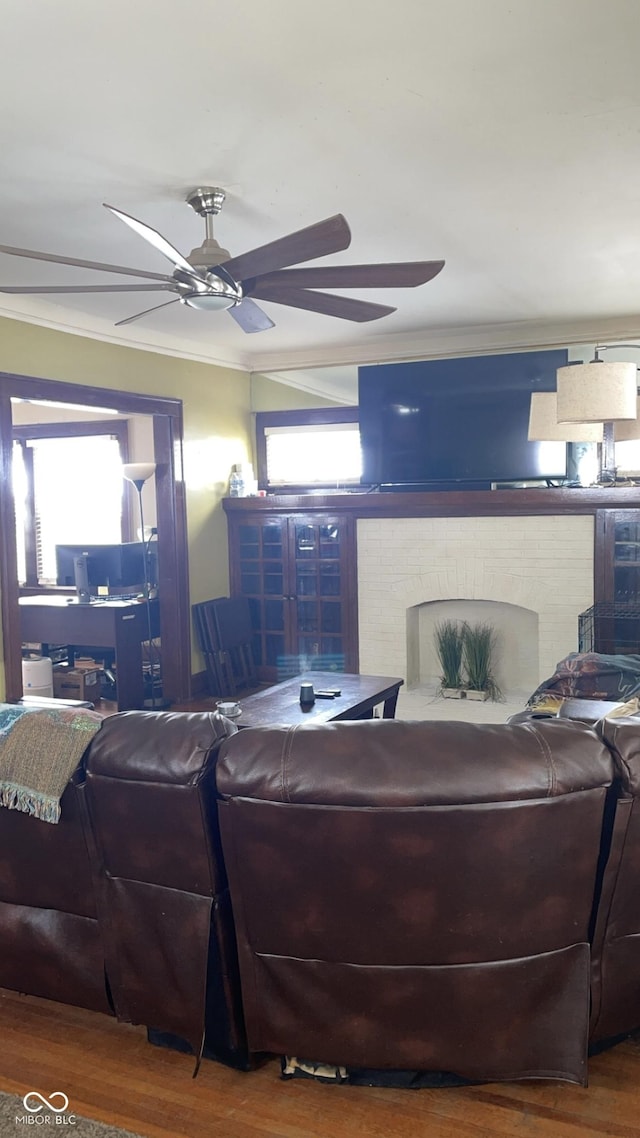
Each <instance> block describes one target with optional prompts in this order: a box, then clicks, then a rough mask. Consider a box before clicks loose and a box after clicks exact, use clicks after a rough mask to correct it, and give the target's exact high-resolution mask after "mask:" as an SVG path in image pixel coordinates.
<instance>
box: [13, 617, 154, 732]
mask: <svg viewBox="0 0 640 1138" xmlns="http://www.w3.org/2000/svg"><path fill="white" fill-rule="evenodd" d="M20 636H21V638H22V641H23V643H24V642H25V641H26V642H27V643H44V644H71V645H73V644H90V645H95V646H96V648H113V649H114V650H115V663H116V673H117V681H118V711H130V710H133V709H136V708H143V707H144V681H143V676H142V641H143V640H146V639H147V637H148V631H147V612H146V605H145V603H144V601H100V602H98V603H96V604H90V605H81V604H78V602H77V600H76V599H75V597H74V598H72V599H71V600H70V599H69V598H68V597H56V596H49V597H46V596H45V597H21V598H20Z"/></svg>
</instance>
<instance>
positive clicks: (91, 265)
mask: <svg viewBox="0 0 640 1138" xmlns="http://www.w3.org/2000/svg"><path fill="white" fill-rule="evenodd" d="M225 196H226V195H225V192H224V190H221V189H219V188H218V187H217V186H204V187H199V188H198V189H196V190H193V191H192V192H191V193H190V194H189V196H188V197H187V202H188V204H189V205H190V206H191V207H192V208H193V209H194V210H195V211H196V213H198V214H200V216H201V217H204V220H205V226H206V236H205V240H204V241H203V243H202V245H200V246H198V247H197V248H196V249H193V250H192V251H191V253H190V254H189V256H188V257H183V256H182V254H181V253H179V252H178V250H177V249H174V247H173V245H171V244H170V242H169V241H167V240H166V238H164V237H162V235H161V234H160V233H158V232H157V231H156V230H155V229H152V228H151V226H150V225H145V224H144V222H142V221H138V220H137V219H136V218H135V217H131V216H130V215H129V214H127V213H123V212H122V210H119V209H116V208H115V207H114V206H111V205H107V203H106V202H105V203H104V205H105V208H106V209H108V210H109V211H110V212H111V213H112V214H113V215H114V216H115V217H117V218H119V219H120V220H121V221H123V222H125V224H126V225H128V226H130V228H131V229H133V231H134V233H137V234H138V235H139V236H140V237H143V238H144V239H145V241H148V242H149V244H150V245H152V246H153V248H154V249H156V251H157V252H158V253H162V255H163V256H164V257H166V258H167V260H168V261H170V262H171V264H172V265H173V272H172V274H171V276H168V275H165V274H163V273H151V272H145V271H143V270H141V269H128V268H125V267H123V266H122V265H106V264H103V263H101V262H99V261H82V260H79V259H78V258H76V257H61V256H60V257H59V256H56V255H55V254H53V253H39V252H36V251H35V250H33V249H17V248H13V247H12V246H10V245H0V253H8V254H10V255H11V256H14V257H29V258H31V259H33V260H36V261H52V262H54V263H55V264H60V265H75V266H77V267H78V268H82V269H97V270H99V271H100V272H106V273H121V274H124V275H125V276H129V277H140V278H145V280H147V281H148V282H149V283H147V284H122V285H59V286H54V285H52V286H34V287H31V286H25V287H20V286H16V287H14V286H7V285H0V292H7V293H22V294H25V293H26V294H34V293H50V294H51V293H58V294H60V293H91V292H105V293H106V292H173V293H177V294H178V295H177V296H175V297H174V298H173V300H167V301H165V302H164V303H163V304H156V305H154V307H153V308H145V309H144V311H142V312H137V313H136V314H135V315H134V316H128V317H127V318H126V319H125V320H118V321H117V323H116V327H118V326H119V325H122V324H131V323H132V321H134V320H139V319H140V318H141V317H142V316H146V315H147V313H149V312H155V311H156V309H158V308H166V307H167V305H169V304H176V303H177V302H178V301H181V303H182V304H186V305H188V306H189V307H190V308H198V309H201V310H203V311H205V312H211V311H216V310H219V309H223V308H226V309H228V311H229V314H230V315H231V316H232V317H233V319H234V320H235V321H236V323H237V324H239V325H240V327H241V328H242V330H243V331H244V332H264V331H266V329H267V328H273V327H274V323H273V320H271V319H270V317H269V316H267V314H266V312H264V311H263V310H262V308H260V307H259V305H257V304H256V303H255V300H254V299H252V298H254V297H255V298H256V299H257V300H266V301H271V302H273V303H274V304H285V305H288V306H289V307H291V308H304V309H307V310H308V311H310V312H321V313H324V314H325V315H327V316H337V317H339V318H341V319H342V320H355V321H367V320H379V319H380V318H381V317H382V316H388V315H389V314H390V313H391V312H395V311H396V310H395V308H391V307H390V306H389V305H386V304H373V303H371V302H369V301H362V300H354V299H352V298H351V297H347V296H335V295H334V294H332V293H327V292H319V291H317V290H318V289H323V288H348V289H351V288H415V286H416V285H421V284H425V283H426V282H427V281H430V280H432V279H433V277H435V276H437V274H438V273H439V272H440V270H441V269H442V268H443V266H444V261H405V262H396V263H390V264H379V265H377V264H372V265H335V266H333V267H331V266H323V267H321V268H318V267H315V268H304V269H297V268H294V269H291V268H289V267H288V266H290V265H298V264H300V263H301V262H304V261H312V260H314V259H315V258H316V257H325V256H327V255H328V254H330V253H337V252H339V251H341V250H342V249H347V248H348V247H349V244H350V242H351V231H350V229H349V226H348V225H347V222H346V221H345V219H344V217H343V216H342V214H341V213H337V214H335V215H334V216H333V217H328V218H326V220H325V221H318V222H316V224H315V225H309V226H307V227H306V228H305V229H299V230H298V231H297V232H295V233H289V234H288V235H287V236H286V237H280V238H278V239H277V240H276V241H271V242H270V243H269V244H268V245H262V246H260V248H258V249H252V250H251V251H250V252H248V253H242V254H241V255H240V256H239V257H232V256H231V254H230V253H229V252H228V251H227V250H226V249H222V248H221V247H220V245H219V244H218V242H217V241H216V240H215V238H214V236H213V218H214V216H215V215H216V214H217V213H219V212H220V210H221V208H222V204H223V202H224V199H225ZM152 281H154V282H157V283H151V282H152Z"/></svg>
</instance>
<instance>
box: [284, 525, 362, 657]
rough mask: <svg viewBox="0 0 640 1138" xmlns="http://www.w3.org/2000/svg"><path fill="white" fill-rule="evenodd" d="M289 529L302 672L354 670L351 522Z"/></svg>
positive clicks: (298, 652)
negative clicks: (349, 562)
mask: <svg viewBox="0 0 640 1138" xmlns="http://www.w3.org/2000/svg"><path fill="white" fill-rule="evenodd" d="M289 525H290V536H289V540H290V549H291V560H292V565H293V576H294V581H293V593H294V596H293V600H294V605H295V618H294V624H295V630H296V631H295V645H294V653H295V654H296V655H297V657H298V668H297V671H300V672H304V671H307V670H309V669H313V670H315V671H324V672H330V671H336V672H345V671H349V670H350V669H351V668H352V667H353V664H352V663H351V661H350V659H349V644H348V638H349V613H348V605H347V596H346V594H347V578H348V571H347V566H346V563H345V558H346V546H347V541H346V523H345V522H344V521H343V519H340V518H336V519H331V518H326V517H324V518H322V519H316V518H293V519H291V521H290V523H289Z"/></svg>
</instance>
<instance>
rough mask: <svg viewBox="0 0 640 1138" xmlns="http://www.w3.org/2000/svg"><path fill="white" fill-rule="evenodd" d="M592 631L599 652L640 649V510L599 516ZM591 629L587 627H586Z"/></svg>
mask: <svg viewBox="0 0 640 1138" xmlns="http://www.w3.org/2000/svg"><path fill="white" fill-rule="evenodd" d="M594 564H595V589H594V593H595V605H594V610H593V613H592V614H591V615H590V617H589V618H588V621H587V624H589V622H590V623H591V624H592V627H593V635H592V636H591V637H589V638H588V640H590V644H589V643H588V640H587V639H585V641H584V646H585V647H590V646H591V647H593V648H594V650H595V651H597V652H607V653H611V652H614V653H632V654H634V655H637V654H638V653H640V510H637V509H633V510H600V511H599V512H598V514H597V516H596V544H595V561H594ZM585 632H588V628H586V629H585Z"/></svg>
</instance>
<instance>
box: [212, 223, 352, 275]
mask: <svg viewBox="0 0 640 1138" xmlns="http://www.w3.org/2000/svg"><path fill="white" fill-rule="evenodd" d="M350 242H351V230H350V229H349V226H348V225H347V222H346V220H345V218H344V217H343V216H342V214H341V213H336V214H334V216H333V217H328V218H327V219H326V220H325V221H317V222H316V223H315V225H308V226H307V227H306V229H298V230H297V232H296V233H289V234H288V235H287V236H286V237H279V238H278V239H277V240H276V241H271V242H269V244H268V245H261V246H260V248H259V249H251V250H250V252H248V253H242V254H241V255H240V256H239V257H232V258H231V260H230V261H225V262H224V267H225V269H226V270H227V272H228V273H231V276H232V277H233V278H234V280H236V281H242V280H244V279H245V278H246V277H258V276H262V274H263V273H272V272H275V270H276V269H284V268H286V266H287V265H297V264H298V263H299V262H300V261H312V260H313V259H314V257H326V256H327V254H328V253H339V252H340V250H341V249H348V247H349V244H350Z"/></svg>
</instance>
